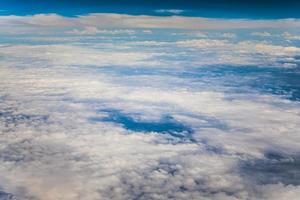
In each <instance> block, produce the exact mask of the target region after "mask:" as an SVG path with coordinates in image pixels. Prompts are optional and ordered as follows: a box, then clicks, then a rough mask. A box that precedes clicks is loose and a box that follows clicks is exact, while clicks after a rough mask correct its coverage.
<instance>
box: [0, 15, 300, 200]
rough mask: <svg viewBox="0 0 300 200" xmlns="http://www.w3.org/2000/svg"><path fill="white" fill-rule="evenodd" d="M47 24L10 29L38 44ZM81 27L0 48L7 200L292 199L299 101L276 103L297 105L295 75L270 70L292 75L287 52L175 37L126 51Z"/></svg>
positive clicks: (147, 39) (94, 28)
mask: <svg viewBox="0 0 300 200" xmlns="http://www.w3.org/2000/svg"><path fill="white" fill-rule="evenodd" d="M104 16H106V17H107V16H108V15H104ZM121 16H122V15H109V19H110V20H112V23H121V22H119V20H120V17H121ZM39 17H41V18H44V17H46V18H47V16H39ZM57 17H58V16H52V17H51V19H43V20H36V19H35V20H33V21H31V23H28V22H27V20H28V18H31V17H24V18H25V19H23V17H21V18H22V19H23V20H25V21H24V23H23V24H22V30H28V29H27V28H30V29H31V28H34V29H36V28H38V29H39V30H43V31H45V32H47V31H46V30H48V28H49V27H48V26H47V25H46V24H47V23H48V22H47V21H48V20H50V21H53V22H51V23H50V22H49V23H50V24H53V27H58V26H60V25H58V24H59V22H60V20H58V19H57ZM86 17H87V18H83V19H80V20H82V21H81V22H80V23H82V24H79V25H78V21H76V20H79V18H81V17H77V18H70V19H69V18H66V19H67V21H68V20H71V21H72V23H70V24H69V22H68V23H67V24H65V25H67V29H68V30H65V26H63V25H62V26H61V27H62V28H63V32H64V33H65V31H72V30H78V31H79V32H78V34H66V35H59V36H57V35H56V34H55V35H54V36H52V35H51V34H49V33H48V35H40V34H39V33H35V34H33V35H30V37H28V38H27V37H24V35H13V34H12V35H9V37H8V36H6V38H9V39H10V40H4V41H5V42H3V43H2V44H1V45H0V57H1V60H0V65H1V68H0V134H1V137H0V188H1V191H4V193H5V195H6V196H7V195H9V196H10V194H12V195H14V197H16V198H18V199H24V200H39V199H43V200H57V199H64V200H77V199H81V200H98V199H116V200H118V199H138V198H139V199H207V200H209V199H214V200H224V199H230V200H244V199H251V200H252V199H253V200H255V199H276V198H277V199H284V198H288V199H297V197H298V196H299V184H298V183H297V182H295V180H296V179H295V178H293V177H292V178H291V177H290V176H289V175H291V174H293V173H297V170H298V165H299V160H298V159H299V152H300V149H299V142H300V141H299V136H298V130H299V129H300V127H299V123H298V122H299V120H300V116H299V112H300V111H299V102H298V101H297V100H291V99H289V95H291V94H290V93H287V94H285V93H284V94H281V93H280V94H281V95H278V93H277V92H282V91H287V92H291V93H292V92H297V85H298V82H297V80H299V79H298V77H297V75H298V74H297V73H298V71H297V68H295V67H294V68H280V67H284V65H286V64H287V63H290V64H294V65H297V62H298V60H299V59H298V57H297V56H298V55H299V53H300V50H299V48H298V47H297V46H296V45H293V44H288V45H284V44H282V45H278V44H276V43H272V42H257V41H249V40H241V41H236V42H232V41H230V40H227V39H226V38H218V39H209V38H204V39H192V38H193V36H190V35H180V33H181V32H180V31H178V35H176V36H178V37H179V39H178V40H177V39H173V38H171V37H170V32H168V31H166V32H163V31H162V30H160V31H161V32H160V34H161V35H160V36H162V37H159V38H157V37H156V35H155V34H144V33H143V31H138V30H135V34H136V36H137V38H138V39H135V40H131V39H130V38H129V37H128V35H127V33H126V30H131V29H120V28H118V29H104V28H102V27H100V25H99V24H101V23H102V20H103V19H102V18H100V19H99V16H98V15H89V16H86ZM143 17H145V16H142V18H143ZM8 18H13V17H12V16H10V17H8ZM21 18H15V20H16V21H14V23H15V24H14V23H12V21H9V20H11V19H9V20H8V21H9V22H8V21H6V22H5V23H4V21H2V22H1V23H3V24H5V26H6V27H8V26H11V25H12V24H14V26H17V24H19V25H20V19H21ZM154 18H155V17H154ZM2 19H3V18H2ZM88 19H91V20H90V21H89V20H88ZM133 19H137V18H135V17H133V16H131V17H130V20H133ZM155 19H156V18H155ZM158 19H160V18H158ZM163 19H166V18H163ZM167 19H170V18H167ZM171 19H173V18H171ZM184 19H185V18H184ZM74 20H75V22H74ZM96 20H100V21H99V23H97V24H96V25H93V24H94V23H95V22H96ZM126 20H127V19H126V17H125V18H124V23H125V24H126V23H129V22H128V21H127V22H126ZM130 20H129V21H130ZM0 21H1V20H0ZM42 21H43V23H45V24H44V28H41V27H40V25H38V24H39V23H42ZM150 21H151V20H150ZM25 22H26V23H25ZM137 22H138V23H140V22H139V21H137ZM61 23H62V24H64V23H66V22H61ZM73 23H75V25H74V24H73ZM143 23H147V21H146V22H143ZM121 24H123V22H122V23H121ZM73 25H74V27H73ZM98 25H99V26H98ZM51 26H52V25H51ZM126 26H127V25H126ZM165 26H167V24H165V25H164V27H165ZM182 26H183V25H182ZM53 27H52V28H53ZM88 27H89V28H88ZM15 28H20V27H15ZM52 28H51V30H52ZM143 30H144V29H143ZM81 31H83V32H82V33H81ZM85 31H86V32H85ZM102 31H104V34H107V35H108V36H106V37H103V36H98V35H97V34H98V33H97V32H99V34H102ZM118 31H120V32H122V33H120V34H123V33H124V34H125V35H126V36H125V37H115V36H114V33H116V34H118V33H117V32H118ZM172 32H175V30H172ZM251 32H252V30H251ZM155 33H156V32H155ZM176 33H177V32H176ZM205 33H206V32H205ZM222 33H224V30H222V31H220V33H219V32H216V33H214V34H215V35H214V36H217V35H218V34H222ZM225 33H229V32H225ZM234 34H236V35H237V37H238V36H239V35H238V33H235V32H234ZM20 36H22V37H20ZM32 37H33V38H34V39H35V40H32ZM181 37H182V38H181ZM20 38H21V40H20ZM42 43H43V44H42ZM44 43H46V44H44ZM245 63H246V64H249V65H250V66H248V65H245ZM257 64H261V65H257ZM289 88H290V91H289V90H288V89H289ZM265 169H269V170H270V171H264V170H265ZM275 169H276V170H279V171H280V172H281V173H276V170H275ZM272 170H275V172H273V171H272ZM273 180H276V181H277V182H274V181H273ZM0 194H1V195H2V193H1V192H0Z"/></svg>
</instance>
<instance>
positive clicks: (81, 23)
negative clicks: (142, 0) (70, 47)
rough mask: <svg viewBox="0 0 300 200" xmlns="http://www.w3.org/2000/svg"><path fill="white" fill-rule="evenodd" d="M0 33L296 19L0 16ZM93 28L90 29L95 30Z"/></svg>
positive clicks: (245, 25)
mask: <svg viewBox="0 0 300 200" xmlns="http://www.w3.org/2000/svg"><path fill="white" fill-rule="evenodd" d="M0 25H1V27H2V29H1V32H9V33H20V32H25V33H26V32H27V33H28V32H34V33H49V32H53V31H54V32H57V31H66V30H73V29H79V30H82V29H84V28H85V27H95V28H97V29H133V28H145V29H151V28H174V29H193V30H195V29H196V30H208V29H219V30H220V29H236V28H240V29H255V28H280V29H287V28H297V27H300V22H299V20H298V19H280V20H240V19H229V20H228V19H209V18H199V17H184V16H146V15H140V16H133V15H125V14H109V13H108V14H107V13H94V14H88V15H80V16H76V17H63V16H60V15H57V14H39V15H33V16H0ZM95 28H93V29H95Z"/></svg>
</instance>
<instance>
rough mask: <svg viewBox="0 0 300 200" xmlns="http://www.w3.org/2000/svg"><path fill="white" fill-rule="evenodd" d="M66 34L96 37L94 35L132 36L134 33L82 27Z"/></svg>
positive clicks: (133, 31) (124, 30)
mask: <svg viewBox="0 0 300 200" xmlns="http://www.w3.org/2000/svg"><path fill="white" fill-rule="evenodd" d="M66 33H68V34H75V35H96V34H111V35H116V34H128V35H134V34H135V33H136V31H135V30H129V29H119V30H118V29H113V30H106V29H104V30H100V29H98V28H97V27H94V26H88V27H84V29H83V30H78V29H73V30H72V31H67V32H66Z"/></svg>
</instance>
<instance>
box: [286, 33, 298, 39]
mask: <svg viewBox="0 0 300 200" xmlns="http://www.w3.org/2000/svg"><path fill="white" fill-rule="evenodd" d="M282 37H283V38H284V39H286V40H300V35H292V34H290V33H289V32H284V33H283V34H282Z"/></svg>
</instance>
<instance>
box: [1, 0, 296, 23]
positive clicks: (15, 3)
mask: <svg viewBox="0 0 300 200" xmlns="http://www.w3.org/2000/svg"><path fill="white" fill-rule="evenodd" d="M299 6H300V2H299V1H296V0H287V1H282V0H252V1H240V0H213V1H190V0H188V1H187V0H166V1H159V0H144V1H139V0H101V1H98V0H75V1H70V0H44V1H38V0H25V1H24V0H23V1H22V0H1V1H0V9H1V10H2V13H0V14H1V15H2V14H3V15H11V14H13V15H28V14H39V13H59V14H61V15H67V16H74V15H81V14H86V13H95V12H97V13H99V12H101V13H103V12H104V13H121V14H131V15H143V14H146V15H160V16H161V15H163V16H165V15H173V14H178V12H180V13H179V14H180V15H185V16H201V17H211V18H251V19H252V18H254V19H261V18H265V19H279V18H299V17H300V14H299V10H298V8H299ZM167 10H168V11H170V12H163V11H167ZM174 12H175V13H174Z"/></svg>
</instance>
